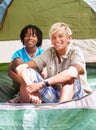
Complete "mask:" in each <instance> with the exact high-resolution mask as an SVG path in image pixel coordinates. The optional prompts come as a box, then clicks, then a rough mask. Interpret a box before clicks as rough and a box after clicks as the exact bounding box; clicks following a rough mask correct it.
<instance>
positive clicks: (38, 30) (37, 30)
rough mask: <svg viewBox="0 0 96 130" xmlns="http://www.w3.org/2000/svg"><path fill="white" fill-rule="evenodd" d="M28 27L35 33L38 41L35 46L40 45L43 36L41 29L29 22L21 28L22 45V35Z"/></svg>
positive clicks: (22, 39) (23, 35) (22, 40)
mask: <svg viewBox="0 0 96 130" xmlns="http://www.w3.org/2000/svg"><path fill="white" fill-rule="evenodd" d="M28 29H32V32H33V34H36V36H37V37H38V43H37V44H36V46H37V47H39V46H41V45H42V37H43V36H42V31H41V30H40V28H38V27H37V26H35V25H31V24H29V25H27V26H25V27H24V28H23V29H22V30H21V33H20V39H21V42H22V43H23V45H24V37H25V35H26V33H27V30H28Z"/></svg>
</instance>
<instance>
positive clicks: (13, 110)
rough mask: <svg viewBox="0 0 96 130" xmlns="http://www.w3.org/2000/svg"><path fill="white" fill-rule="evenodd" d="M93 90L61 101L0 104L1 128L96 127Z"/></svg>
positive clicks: (71, 129) (87, 129)
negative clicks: (81, 95)
mask: <svg viewBox="0 0 96 130" xmlns="http://www.w3.org/2000/svg"><path fill="white" fill-rule="evenodd" d="M95 101H96V91H94V92H93V93H92V94H90V95H88V96H86V97H84V98H82V99H80V100H77V101H70V102H65V103H61V104H58V103H57V104H41V105H34V104H0V129H2V130H6V129H7V130H13V129H14V130H18V129H19V130H54V129H55V130H81V129H82V130H96V102H95Z"/></svg>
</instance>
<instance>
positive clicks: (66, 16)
mask: <svg viewBox="0 0 96 130" xmlns="http://www.w3.org/2000/svg"><path fill="white" fill-rule="evenodd" d="M50 3H51V4H50ZM60 21H62V22H65V23H67V24H68V25H69V26H70V27H71V29H72V31H73V37H74V38H76V39H86V38H96V13H95V12H94V11H93V10H92V9H91V7H90V6H89V5H88V4H87V3H86V2H84V1H83V0H78V1H76V0H58V1H56V0H46V1H45V0H36V1H34V0H28V2H27V1H26V0H20V1H18V0H14V1H13V2H12V4H11V6H10V8H9V9H8V12H7V16H6V19H5V22H4V24H3V28H2V29H1V31H0V40H6V41H8V40H18V39H19V34H20V31H21V29H22V28H23V27H24V26H25V25H27V24H35V25H37V26H39V27H40V28H41V30H42V32H43V37H44V39H45V38H49V36H48V32H49V29H50V26H51V25H52V24H54V23H56V22H60Z"/></svg>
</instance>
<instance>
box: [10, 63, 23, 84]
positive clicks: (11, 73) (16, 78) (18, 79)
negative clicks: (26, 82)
mask: <svg viewBox="0 0 96 130" xmlns="http://www.w3.org/2000/svg"><path fill="white" fill-rule="evenodd" d="M8 76H9V77H10V78H12V79H13V80H15V81H17V82H19V83H20V81H21V78H20V77H19V76H18V75H17V74H16V73H15V72H14V71H13V70H12V62H10V64H9V67H8Z"/></svg>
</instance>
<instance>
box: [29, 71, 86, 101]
mask: <svg viewBox="0 0 96 130" xmlns="http://www.w3.org/2000/svg"><path fill="white" fill-rule="evenodd" d="M27 74H28V76H29V83H32V82H40V81H42V80H43V78H42V77H41V75H40V74H39V73H38V72H37V71H35V70H34V69H28V72H27ZM39 92H40V94H41V98H42V101H43V102H45V103H57V102H59V99H60V89H55V88H54V87H52V86H49V87H44V88H43V89H41V90H39ZM83 96H84V91H83V89H82V86H81V84H80V81H79V80H78V79H75V82H74V95H73V98H72V99H73V100H75V99H79V98H81V97H83Z"/></svg>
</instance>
